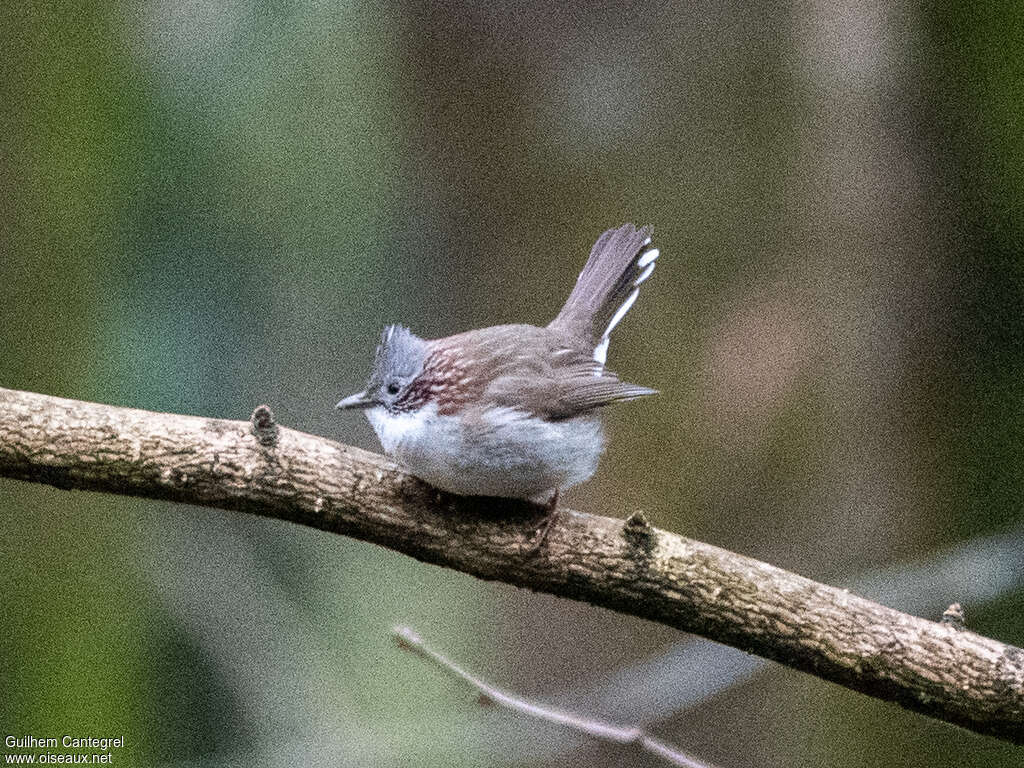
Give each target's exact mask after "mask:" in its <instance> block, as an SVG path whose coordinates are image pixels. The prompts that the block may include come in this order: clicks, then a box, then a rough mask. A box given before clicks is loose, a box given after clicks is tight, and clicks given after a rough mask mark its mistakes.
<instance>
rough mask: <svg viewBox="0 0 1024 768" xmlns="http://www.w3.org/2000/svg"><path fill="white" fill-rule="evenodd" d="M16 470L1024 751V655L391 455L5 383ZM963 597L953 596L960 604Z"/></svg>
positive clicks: (2, 433)
mask: <svg viewBox="0 0 1024 768" xmlns="http://www.w3.org/2000/svg"><path fill="white" fill-rule="evenodd" d="M0 476H6V477H10V478H16V479H19V480H28V481H33V482H41V483H47V484H49V485H53V486H56V487H58V488H65V489H79V490H90V491H106V492H111V493H120V494H128V495H133V496H143V497H147V498H154V499H171V500H174V501H179V502H185V503H188V504H197V505H202V506H207V507H217V508H221V509H230V510H237V511H240V512H249V513H253V514H258V515H263V516H266V517H274V518H278V519H281V520H289V521H292V522H295V523H301V524H303V525H309V526H312V527H315V528H320V529H322V530H325V531H331V532H334V533H341V534H344V535H346V536H351V537H354V538H357V539H362V540H364V541H369V542H373V543H375V544H379V545H381V546H385V547H389V548H391V549H394V550H396V551H398V552H402V553H404V554H407V555H410V556H412V557H415V558H417V559H419V560H423V561H425V562H429V563H435V564H438V565H443V566H447V567H450V568H454V569H457V570H460V571H464V572H466V573H470V574H473V575H474V576H478V577H480V578H483V579H494V580H499V581H503V582H506V583H509V584H514V585H516V586H521V587H528V588H530V589H534V590H537V591H542V592H550V593H552V594H555V595H560V596H562V597H568V598H571V599H574V600H583V601H586V602H589V603H592V604H594V605H600V606H604V607H606V608H611V609H614V610H617V611H620V612H622V613H627V614H631V615H634V616H639V617H642V618H645V619H650V620H652V621H658V622H662V623H664V624H667V625H669V626H672V627H675V628H677V629H680V630H684V631H687V632H693V633H696V634H699V635H703V636H704V637H708V638H710V639H712V640H717V641H718V642H722V643H726V644H728V645H731V646H734V647H736V648H739V649H741V650H744V651H747V652H749V653H754V654H758V655H760V656H764V657H766V658H769V659H774V660H775V661H778V662H780V663H782V664H787V665H789V666H791V667H794V668H796V669H800V670H803V671H805V672H809V673H811V674H814V675H817V676H818V677H820V678H823V679H825V680H830V681H832V682H835V683H839V684H840V685H844V686H846V687H848V688H851V689H853V690H856V691H860V692H862V693H866V694H868V695H870V696H874V697H877V698H880V699H884V700H886V701H892V702H896V703H898V704H900V705H902V706H904V707H906V708H908V709H911V710H913V711H915V712H920V713H922V714H925V715H930V716H932V717H935V718H939V719H941V720H945V721H947V722H950V723H955V724H957V725H961V726H963V727H965V728H969V729H971V730H973V731H977V732H979V733H984V734H989V735H992V736H996V737H999V738H1002V739H1006V740H1008V741H1012V742H1014V743H1018V744H1024V650H1021V649H1020V648H1016V647H1013V646H1008V645H1005V644H1003V643H1000V642H998V641H996V640H992V639H990V638H986V637H982V636H981V635H978V634H975V633H973V632H970V631H968V630H965V629H962V628H960V627H958V626H957V624H956V623H955V622H950V623H941V622H935V621H929V620H926V619H922V618H917V617H914V616H910V615H907V614H904V613H900V612H899V611H895V610H892V609H890V608H886V607H885V606H882V605H878V604H877V603H873V602H871V601H869V600H865V599H863V598H861V597H858V596H856V595H853V594H850V593H849V592H848V591H846V590H842V589H836V588H834V587H829V586H826V585H824V584H819V583H816V582H813V581H811V580H809V579H806V578H803V577H802V576H798V575H796V574H793V573H789V572H787V571H784V570H782V569H780V568H776V567H774V566H771V565H768V564H766V563H762V562H758V561H756V560H753V559H751V558H749V557H744V556H743V555H738V554H735V553H732V552H727V551H725V550H722V549H719V548H718V547H713V546H710V545H708V544H703V543H700V542H697V541H693V540H690V539H686V538H683V537H681V536H677V535H675V534H671V533H668V532H665V531H662V530H658V529H656V528H653V527H651V526H650V525H648V524H647V523H646V521H645V520H644V519H643V517H642V515H632V516H631V517H630V518H629V519H627V520H626V521H625V523H624V522H623V521H621V520H616V519H612V518H607V517H600V516H596V515H590V514H585V513H582V512H575V511H571V510H568V509H561V510H560V512H559V515H558V518H557V520H556V522H555V523H554V525H553V526H552V527H551V528H550V530H549V531H548V533H547V536H546V538H545V539H544V541H543V544H542V545H541V546H540V547H538V548H534V547H533V544H534V541H535V536H536V530H537V526H538V524H539V523H540V522H541V520H542V518H543V515H544V514H545V513H544V510H541V509H537V508H534V507H531V506H529V505H527V504H524V503H517V502H508V501H502V500H495V499H465V498H459V497H454V496H449V495H447V494H442V493H438V492H437V491H435V490H434V489H432V488H430V487H429V486H427V485H426V484H424V483H422V482H420V481H419V480H417V479H416V478H414V477H411V476H410V475H407V474H405V473H403V472H402V471H400V470H399V469H398V468H397V467H396V466H395V465H394V464H392V463H391V462H389V461H388V460H387V459H385V458H384V457H382V456H378V455H375V454H372V453H367V452H365V451H361V450H359V449H357V448H352V447H350V446H346V445H341V444H339V443H335V442H332V441H330V440H325V439H324V438H320V437H315V436H313V435H307V434H303V433H301V432H296V431H294V430H291V429H286V428H283V427H278V426H277V425H276V424H275V423H274V421H273V416H272V414H271V413H270V411H269V409H267V408H266V407H264V406H261V407H260V408H257V409H256V411H255V412H254V414H253V417H252V419H251V420H250V421H248V422H243V421H227V420H221V419H206V418H199V417H195V416H182V415H176V414H165V413H151V412H148V411H139V410H132V409H128V408H117V407H112V406H108V405H100V404H96V403H86V402H79V401H74V400H64V399H60V398H55V397H47V396H44V395H38V394H32V393H27V392H16V391H12V390H5V389H0ZM951 597H952V596H951Z"/></svg>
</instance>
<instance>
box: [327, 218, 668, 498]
mask: <svg viewBox="0 0 1024 768" xmlns="http://www.w3.org/2000/svg"><path fill="white" fill-rule="evenodd" d="M653 235H654V230H653V228H652V227H650V226H645V227H641V228H639V229H638V228H637V227H635V226H634V225H633V224H623V225H622V226H620V227H617V228H614V229H609V230H608V231H606V232H604V233H603V234H602V235H601V236H600V237H599V238H598V239H597V241H596V242H595V243H594V246H593V248H592V249H591V251H590V256H589V258H588V259H587V261H586V264H585V265H584V267H583V270H582V271H581V272H580V274H579V277H578V278H577V280H576V284H575V286H574V287H573V289H572V292H571V293H570V294H569V298H568V300H567V301H566V302H565V305H564V306H563V307H562V309H561V311H560V312H559V313H558V315H557V316H556V317H555V319H554V320H552V321H551V322H550V323H549V324H548V325H547V326H545V327H538V326H533V325H525V324H510V325H495V326H491V327H487V328H477V329H475V330H470V331H465V332H463V333H457V334H455V335H453V336H446V337H444V338H439V339H423V338H421V337H419V336H417V335H416V334H414V333H413V332H412V331H410V330H409V329H408V328H407V327H405V326H402V325H389V326H387V327H386V328H385V329H384V331H383V333H382V334H381V339H380V343H379V345H378V346H377V351H376V354H375V356H374V361H373V367H372V369H371V372H370V376H369V380H368V382H367V384H366V387H365V388H364V389H363V390H362V391H360V392H357V393H356V394H353V395H350V396H348V397H346V398H344V399H343V400H341V401H340V402H339V403H338V404H337V406H336V407H337V408H338V409H340V410H348V409H362V410H364V411H365V414H366V416H367V418H368V420H369V422H370V424H371V425H372V426H373V429H374V431H375V432H376V434H377V437H378V438H379V440H380V443H381V446H382V447H383V449H384V452H385V453H386V454H387V455H388V456H390V457H391V458H393V459H394V460H396V461H397V462H398V464H399V465H401V466H402V467H403V468H404V469H406V470H407V471H408V472H410V473H411V474H413V475H415V476H417V477H419V478H420V479H422V480H424V481H426V482H427V483H429V484H430V485H432V486H434V487H435V488H438V489H440V490H443V491H447V492H449V493H452V494H457V495H461V496H493V497H503V498H510V499H525V500H528V501H530V502H533V503H535V504H547V505H549V508H551V509H554V507H555V505H556V504H557V499H558V493H559V492H560V491H561V490H563V489H566V488H569V487H572V486H574V485H577V484H578V483H582V482H583V481H585V480H587V479H589V478H590V477H591V476H592V475H593V474H594V473H595V471H596V470H597V466H598V462H599V459H600V457H601V454H602V452H603V451H604V446H605V438H604V434H603V429H602V424H601V415H600V411H601V409H602V408H604V406H607V405H610V404H612V403H618V402H622V401H627V400H633V399H636V398H641V397H646V396H648V395H654V394H657V390H654V389H651V388H649V387H644V386H640V385H637V384H630V383H627V382H624V381H622V380H620V379H619V377H618V376H617V375H616V374H614V373H613V372H612V371H610V370H609V369H608V368H606V367H605V362H606V359H607V354H608V344H609V339H610V336H611V333H612V332H613V331H614V330H615V328H616V327H617V326H618V324H619V322H620V321H621V320H622V318H623V317H624V316H625V315H626V313H627V312H629V310H630V308H631V307H632V306H633V303H634V302H635V301H636V298H637V296H638V294H639V291H640V286H641V285H642V284H643V283H644V282H645V281H646V280H647V279H648V278H649V277H650V276H651V274H652V272H653V271H654V267H655V262H656V260H657V258H658V255H659V250H658V249H657V248H655V247H653V246H652V244H651V243H652V238H653Z"/></svg>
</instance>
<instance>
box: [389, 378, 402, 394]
mask: <svg viewBox="0 0 1024 768" xmlns="http://www.w3.org/2000/svg"><path fill="white" fill-rule="evenodd" d="M399 389H401V387H399V386H398V382H397V381H392V382H391V383H390V384H388V394H389V395H397V394H398V390H399Z"/></svg>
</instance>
